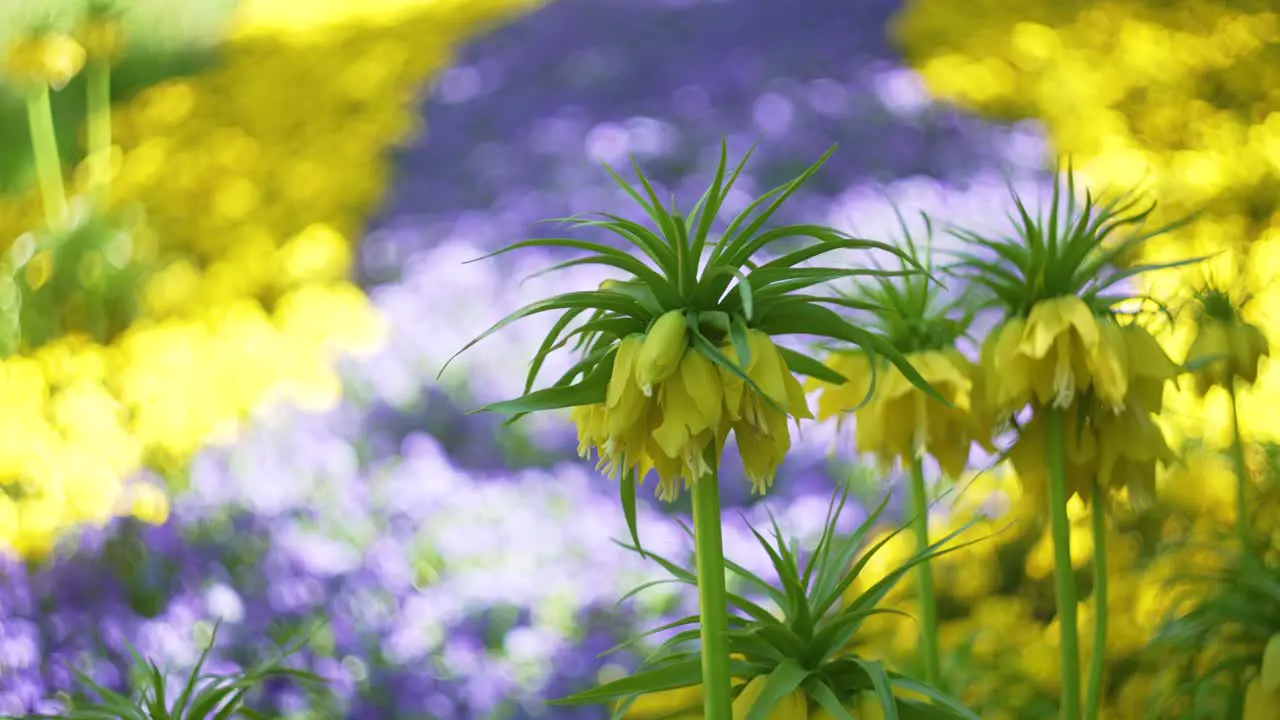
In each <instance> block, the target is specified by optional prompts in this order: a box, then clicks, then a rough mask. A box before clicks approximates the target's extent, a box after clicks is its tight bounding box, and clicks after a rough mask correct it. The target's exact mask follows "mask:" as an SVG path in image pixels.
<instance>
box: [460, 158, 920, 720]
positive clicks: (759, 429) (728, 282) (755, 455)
mask: <svg viewBox="0 0 1280 720" xmlns="http://www.w3.org/2000/svg"><path fill="white" fill-rule="evenodd" d="M830 154H831V151H828V152H827V153H826V154H825V155H823V157H822V158H820V159H819V160H818V162H816V163H815V164H813V165H811V166H810V167H808V168H807V169H805V170H804V171H803V172H802V173H801V174H800V175H799V176H798V177H796V178H795V179H794V180H792V181H790V182H788V183H786V184H785V185H783V186H781V187H779V188H775V189H774V190H772V191H770V192H768V193H766V194H765V195H764V196H762V197H760V198H759V199H757V200H756V201H754V202H752V203H750V204H749V205H748V206H747V208H746V209H745V210H744V211H743V212H742V213H741V214H739V215H738V216H736V217H735V218H733V219H732V220H731V221H730V222H729V223H728V225H727V226H726V227H724V228H723V230H722V231H721V233H720V235H719V237H718V238H717V239H715V240H714V242H713V241H711V240H710V232H711V225H712V223H713V222H714V221H715V219H716V217H717V214H718V213H719V212H720V210H721V207H722V204H723V203H724V201H725V199H726V198H727V196H728V193H729V192H730V190H731V188H732V185H733V182H734V180H735V179H736V178H737V177H738V174H739V173H740V172H741V170H742V168H743V166H744V165H745V163H746V158H745V157H744V158H743V160H742V162H740V163H739V164H738V166H737V167H736V168H734V169H733V170H732V172H731V173H730V174H729V175H728V176H727V177H726V173H725V170H726V160H727V155H728V148H727V147H726V145H725V143H723V142H722V143H721V146H720V162H719V164H718V166H717V168H716V172H715V177H714V179H713V180H712V185H711V187H710V188H708V189H707V191H706V192H705V193H704V194H703V195H702V197H701V199H699V200H698V202H697V204H696V205H695V206H694V209H693V211H692V213H690V214H689V215H688V216H685V215H683V214H681V213H680V212H678V211H677V210H676V209H675V207H674V201H673V204H672V207H671V209H670V210H668V209H667V207H665V206H664V205H663V204H662V202H661V201H660V200H659V198H658V196H657V193H656V192H655V191H654V189H653V186H652V184H651V183H650V182H649V181H648V179H647V178H645V176H644V174H643V173H641V172H640V170H639V168H638V167H637V168H636V176H637V179H638V180H639V182H640V188H636V187H633V186H631V185H630V184H628V183H627V182H626V181H624V180H623V179H622V178H620V177H619V176H618V175H617V174H616V173H614V172H613V170H612V169H609V168H608V166H606V169H607V170H608V172H609V173H610V175H611V177H613V179H614V181H615V182H617V183H618V185H619V186H620V187H621V188H622V190H623V191H624V192H626V193H627V194H628V195H629V196H630V197H631V198H632V199H633V200H634V201H635V202H636V204H638V205H640V206H641V207H642V208H643V209H644V211H645V214H646V215H648V219H649V220H650V221H651V225H650V226H649V227H646V226H645V225H641V224H640V223H637V222H634V221H631V220H627V219H625V218H622V217H619V216H616V215H611V214H601V215H600V216H599V219H583V218H581V217H578V218H568V219H565V220H564V222H566V223H568V224H570V225H573V226H575V227H577V228H580V229H585V228H596V229H603V230H606V231H608V232H609V233H611V234H612V235H613V236H615V238H620V239H622V240H623V241H625V242H626V243H627V244H628V245H630V246H631V249H630V251H626V250H622V249H619V248H616V247H612V246H609V245H605V244H603V243H600V242H595V241H589V240H580V239H575V238H535V239H530V240H523V241H520V242H516V243H513V244H511V245H508V246H507V247H505V248H503V249H501V250H499V251H497V253H494V254H500V253H504V252H510V251H512V250H516V249H519V248H531V247H540V248H551V249H568V250H578V251H583V252H586V253H588V256H587V257H582V258H576V259H573V260H567V261H564V262H561V263H558V264H557V265H554V266H553V267H552V268H551V270H556V269H560V268H565V267H572V266H577V265H584V264H595V265H603V266H607V267H610V268H613V269H616V270H621V271H623V272H624V273H626V274H627V275H629V277H628V278H627V279H624V280H620V281H616V282H615V284H610V285H608V286H607V287H600V288H598V289H596V290H594V291H585V292H567V293H562V294H559V295H555V296H553V297H550V298H547V299H544V300H539V301H536V302H533V303H530V304H528V305H526V306H524V307H522V308H520V309H518V310H516V311H514V312H512V313H511V314H509V315H507V316H506V317H504V318H503V319H502V320H500V321H498V322H497V323H496V324H494V325H493V326H492V327H490V328H489V329H488V330H485V331H484V332H483V333H481V334H480V335H479V336H478V337H476V338H475V339H473V340H472V341H471V342H469V343H468V344H467V345H466V346H464V347H463V348H462V350H460V351H459V353H461V352H463V351H465V350H467V349H468V348H470V347H471V346H473V345H475V344H476V343H477V342H480V341H481V340H483V339H484V338H486V337H488V336H489V335H492V334H493V333H495V332H497V331H498V330H500V329H502V328H503V327H505V326H506V325H509V324H510V323H512V322H515V321H517V320H520V319H521V318H524V317H528V316H530V315H534V314H538V313H545V312H559V313H560V316H559V318H558V319H557V320H556V321H555V322H554V323H553V324H552V328H551V331H550V332H549V333H548V334H547V336H546V338H545V339H544V340H543V342H542V344H541V345H540V346H539V348H538V350H537V352H536V353H535V355H534V357H533V360H532V362H531V363H530V368H529V373H528V375H527V376H526V378H525V389H524V394H523V395H522V396H521V397H518V398H515V399H513V400H507V401H503V402H499V403H493V404H491V405H488V406H486V407H485V408H482V409H485V410H489V411H493V412H500V413H503V414H507V415H511V416H513V417H512V420H515V419H517V418H519V417H521V416H523V415H526V414H528V413H530V412H537V411H542V410H554V409H561V408H575V409H573V410H570V413H571V415H572V416H573V419H574V420H575V421H576V422H577V424H578V431H579V446H580V450H581V451H582V452H583V453H590V452H591V451H593V450H594V451H595V452H596V453H597V454H598V456H599V462H600V464H599V467H600V468H602V469H603V470H604V471H605V472H606V473H607V474H608V475H610V476H612V477H614V478H616V479H617V480H618V481H619V493H620V499H621V501H622V507H623V515H624V517H625V520H626V522H627V527H628V530H630V532H631V537H632V540H633V542H634V543H635V546H636V547H637V548H639V544H640V542H639V536H638V532H637V529H636V498H635V491H636V486H637V485H639V484H640V483H642V482H643V481H644V479H645V477H646V476H647V475H648V474H650V472H656V473H657V475H658V494H659V496H660V497H662V498H663V499H666V500H673V499H675V498H676V496H677V493H678V492H679V489H680V485H681V484H682V483H683V484H684V485H685V486H686V487H689V488H690V489H691V490H692V494H693V518H694V523H693V524H694V543H695V545H697V557H698V568H697V572H696V577H697V583H698V587H699V595H700V597H701V598H702V605H701V609H702V611H703V613H704V615H706V616H707V617H704V618H703V628H702V630H701V631H700V632H701V635H702V639H703V642H704V645H703V648H702V653H703V654H704V656H705V657H706V658H707V668H706V675H707V677H706V678H705V679H704V680H705V682H706V684H707V687H706V707H707V714H708V715H713V716H722V715H723V714H727V713H728V712H729V710H730V705H731V698H730V697H729V684H730V683H729V677H730V676H729V675H728V671H727V663H728V653H727V652H726V651H725V643H726V641H727V634H728V630H727V622H728V620H727V615H726V613H727V605H726V603H727V601H726V599H725V598H726V595H725V593H726V592H727V591H726V589H725V586H724V571H725V563H724V556H723V552H724V551H723V547H722V545H721V541H720V533H719V530H720V527H719V526H720V507H719V503H720V500H719V495H718V492H719V486H718V484H719V478H718V476H717V473H718V466H719V464H720V456H721V453H722V452H723V448H724V443H725V441H726V440H727V439H728V436H729V433H730V432H731V431H732V433H733V434H734V436H735V437H736V439H737V444H738V450H739V454H740V455H741V456H742V459H743V465H744V467H745V469H746V473H745V474H746V475H747V479H748V480H749V481H750V482H751V484H752V486H753V487H754V488H755V489H756V490H757V491H763V490H765V489H766V488H768V486H769V484H770V483H771V482H772V480H773V476H774V474H775V472H776V471H777V468H778V465H779V463H781V462H782V459H783V456H785V454H786V453H787V451H788V450H789V449H790V448H791V437H790V432H789V430H788V427H787V422H788V419H789V418H796V419H799V418H805V417H809V416H810V415H809V410H808V407H807V406H806V404H805V401H804V395H803V392H802V389H801V386H800V383H799V381H798V380H796V378H795V374H796V373H803V374H806V375H810V376H816V377H822V378H825V379H827V380H829V381H832V382H843V381H844V378H843V377H841V376H840V375H838V374H836V373H833V372H831V371H830V370H829V369H828V368H826V367H825V366H823V365H822V363H821V362H819V361H818V360H816V359H814V358H812V357H810V356H808V355H805V354H804V353H801V352H797V351H795V350H790V349H783V348H779V347H778V346H777V345H775V344H774V342H773V340H772V337H773V336H777V335H810V336H817V337H820V338H827V339H830V340H838V341H842V342H846V343H849V344H852V345H856V346H859V347H862V346H866V347H870V348H871V349H873V350H874V351H875V352H876V353H877V354H879V355H882V356H884V357H886V358H887V359H888V360H889V361H890V362H892V363H893V364H894V365H895V366H896V367H897V368H898V370H899V371H900V372H902V374H903V375H904V376H905V377H907V378H908V379H909V380H911V381H912V382H915V383H917V384H919V385H920V386H922V387H924V388H926V389H927V391H928V392H930V393H932V394H933V395H935V396H936V395H937V391H936V390H934V389H933V388H932V387H930V386H929V385H928V383H927V382H926V381H925V380H924V378H923V377H921V376H920V373H919V372H917V371H916V370H915V369H914V368H913V367H911V365H910V364H909V363H908V362H907V360H906V359H905V357H904V356H903V355H902V353H900V352H898V351H897V350H896V349H895V348H894V347H893V346H892V345H890V344H889V343H888V342H886V341H885V339H884V338H883V337H881V336H879V335H877V334H876V333H874V332H870V331H868V330H865V329H863V328H859V327H857V326H855V325H852V324H850V323H849V322H848V321H847V320H845V319H844V318H842V317H841V316H840V315H839V314H838V313H836V312H835V311H834V310H831V309H830V308H828V307H825V304H829V303H831V302H832V301H833V300H837V299H836V298H831V297H829V296H823V295H816V294H815V295H805V294H801V293H800V291H801V290H803V289H806V288H811V287H814V286H816V285H820V284H822V283H824V282H827V281H830V280H835V279H839V278H845V277H852V276H855V275H858V274H861V273H864V272H865V271H864V270H863V269H861V268H823V267H812V266H808V265H806V266H804V267H800V265H801V264H803V263H806V262H807V261H812V260H813V259H815V258H817V257H820V256H822V255H824V254H826V253H828V252H831V251H833V250H869V249H878V250H882V251H885V252H890V253H893V254H896V255H898V256H899V257H903V254H902V252H901V251H899V250H898V249H897V248H894V247H892V246H890V245H886V244H884V243H877V242H874V241H871V240H863V239H859V238H854V237H851V236H849V235H846V234H844V233H842V232H840V231H838V230H835V229H832V228H827V227H822V226H818V225H808V224H806V225H784V226H781V227H774V228H770V229H767V230H766V229H765V227H764V226H765V224H766V223H767V222H768V220H769V218H770V217H771V216H772V215H773V214H774V213H775V212H776V211H777V210H778V208H779V207H780V206H781V204H782V203H783V202H785V201H786V199H787V198H788V197H790V196H791V195H792V194H793V193H794V192H795V191H796V190H797V189H798V188H799V187H800V185H801V184H802V183H804V182H805V181H806V180H807V179H808V178H809V177H810V176H812V175H813V173H815V172H816V171H817V170H818V168H819V167H821V165H822V164H823V163H824V162H825V161H826V159H827V157H829V156H830ZM749 155H750V154H749V153H748V156H749ZM784 239H800V240H809V241H813V242H810V243H808V244H807V245H806V246H802V247H800V248H798V249H793V250H791V251H790V252H787V253H785V254H782V255H780V256H777V257H773V258H770V259H761V258H757V256H758V255H760V254H761V253H762V251H764V250H765V249H766V248H769V247H770V246H771V245H774V244H775V243H777V242H778V241H781V240H784ZM915 269H916V270H917V271H919V270H920V268H918V267H916V268H915ZM575 323H577V324H576V325H575ZM565 345H571V350H572V351H573V352H575V353H579V360H578V362H576V363H575V364H574V365H573V366H572V367H571V368H570V369H569V370H568V371H567V372H566V373H565V374H564V375H562V376H561V377H560V378H559V379H558V380H557V381H555V382H554V383H552V385H551V386H550V387H545V388H542V389H540V390H534V389H533V384H534V382H535V381H536V379H537V376H538V373H539V370H540V369H541V367H542V365H543V363H544V362H545V360H546V358H547V356H548V355H549V354H550V353H551V352H552V351H554V350H556V349H558V348H560V347H564V346H565ZM456 356H457V355H456V354H455V357H456ZM451 360H452V358H451ZM448 365H449V363H445V368H447V367H448ZM445 368H441V372H444V369H445ZM601 406H603V407H601ZM584 407H585V408H586V409H582V408H584ZM668 687H670V686H668ZM753 720H755V719H753Z"/></svg>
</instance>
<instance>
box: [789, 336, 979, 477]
mask: <svg viewBox="0 0 1280 720" xmlns="http://www.w3.org/2000/svg"><path fill="white" fill-rule="evenodd" d="M907 361H908V362H910V363H911V364H912V366H913V367H915V368H916V369H917V370H918V371H920V375H921V376H922V377H924V379H925V380H927V381H928V382H929V384H930V385H931V386H933V387H934V388H935V389H937V391H938V393H939V394H941V395H942V397H943V398H944V399H946V401H947V403H948V404H943V403H941V402H938V401H937V400H935V399H933V398H930V397H928V396H926V395H925V394H924V393H922V392H920V391H919V390H918V389H917V388H916V387H915V386H914V385H912V384H911V383H910V382H909V381H907V379H906V378H905V377H903V376H902V374H901V373H900V372H898V371H897V370H896V369H895V368H893V367H887V368H884V369H882V370H880V372H879V375H880V377H879V378H878V379H877V381H876V383H875V389H874V392H871V361H870V360H869V359H868V358H867V357H866V356H865V355H863V354H854V353H833V354H832V356H831V358H830V359H829V360H828V365H829V366H830V367H831V369H832V370H835V371H836V372H839V373H840V374H841V375H844V376H845V377H847V378H849V379H850V380H849V382H847V383H844V384H841V385H832V384H830V383H821V382H820V381H811V382H810V386H811V387H816V388H819V389H820V391H821V394H820V395H819V396H818V419H819V420H826V419H829V418H831V417H839V415H840V414H841V413H849V412H852V413H853V415H854V417H855V418H856V420H857V424H856V426H855V430H854V433H855V442H856V446H857V450H858V452H863V453H871V454H874V455H876V456H877V457H879V458H880V460H881V462H882V464H884V465H888V464H889V463H891V462H892V461H893V460H894V459H901V460H902V461H903V462H908V461H910V460H911V458H914V457H918V456H921V455H924V454H926V453H928V454H930V455H932V456H933V457H934V459H936V460H937V461H938V464H939V465H941V466H942V470H943V472H945V473H946V474H947V475H948V476H950V477H959V476H960V474H961V473H963V472H964V469H965V466H966V465H967V464H968V462H969V453H970V448H971V446H972V444H973V443H974V442H978V443H979V444H981V445H983V446H984V447H989V446H990V442H989V440H988V437H987V436H989V434H990V433H989V432H984V429H983V427H982V423H981V422H980V421H976V420H977V419H976V417H975V415H974V414H973V410H974V406H973V394H974V387H975V383H974V379H975V376H976V375H977V366H976V365H974V364H973V363H972V362H970V361H969V360H968V359H967V358H965V357H964V356H963V355H961V354H960V353H959V352H958V351H956V350H954V349H947V350H928V351H923V352H915V353H910V354H908V355H907ZM869 393H870V397H869V399H868V395H869ZM840 421H842V418H841V420H838V422H840Z"/></svg>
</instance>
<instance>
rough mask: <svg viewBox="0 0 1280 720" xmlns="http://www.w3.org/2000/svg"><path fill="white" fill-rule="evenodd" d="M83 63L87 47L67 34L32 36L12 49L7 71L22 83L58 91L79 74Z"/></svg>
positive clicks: (12, 46) (7, 62)
mask: <svg viewBox="0 0 1280 720" xmlns="http://www.w3.org/2000/svg"><path fill="white" fill-rule="evenodd" d="M84 60H85V53H84V48H83V47H81V46H80V43H78V42H76V41H75V40H73V39H71V38H70V37H69V36H67V35H63V34H61V33H47V34H40V35H33V36H30V37H26V38H22V39H20V40H17V41H15V42H14V43H13V45H11V46H10V47H9V53H8V56H7V57H6V58H5V72H6V73H7V74H8V75H10V76H11V77H12V78H13V79H15V80H17V81H18V82H20V83H26V84H33V85H50V86H52V87H53V88H54V89H55V90H59V89H61V88H63V87H64V86H66V84H67V83H69V82H71V78H73V77H75V76H76V75H77V74H78V73H79V72H80V69H81V68H83V67H84Z"/></svg>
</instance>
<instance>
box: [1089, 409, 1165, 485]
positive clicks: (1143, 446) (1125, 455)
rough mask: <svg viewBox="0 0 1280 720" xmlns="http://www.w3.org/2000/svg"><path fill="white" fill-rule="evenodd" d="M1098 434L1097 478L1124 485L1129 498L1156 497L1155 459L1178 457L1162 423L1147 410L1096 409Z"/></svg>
mask: <svg viewBox="0 0 1280 720" xmlns="http://www.w3.org/2000/svg"><path fill="white" fill-rule="evenodd" d="M1094 419H1095V422H1096V424H1097V437H1098V482H1099V483H1100V484H1101V485H1102V486H1103V487H1104V488H1107V487H1114V486H1117V485H1123V486H1124V487H1126V488H1128V491H1129V499H1130V500H1131V501H1133V502H1135V503H1137V504H1139V505H1148V504H1150V502H1151V501H1152V500H1153V499H1154V497H1155V488H1156V463H1157V462H1159V463H1162V464H1165V465H1169V464H1172V463H1173V461H1174V460H1175V459H1176V456H1175V455H1174V454H1173V451H1172V450H1170V449H1169V444H1168V443H1167V442H1166V441H1165V439H1164V433H1163V432H1161V431H1160V427H1159V426H1158V425H1156V424H1155V422H1153V421H1152V419H1151V415H1150V414H1149V413H1147V412H1145V411H1138V410H1136V409H1133V408H1130V409H1127V410H1125V411H1124V412H1121V413H1118V414H1113V413H1107V412H1101V413H1095V416H1094Z"/></svg>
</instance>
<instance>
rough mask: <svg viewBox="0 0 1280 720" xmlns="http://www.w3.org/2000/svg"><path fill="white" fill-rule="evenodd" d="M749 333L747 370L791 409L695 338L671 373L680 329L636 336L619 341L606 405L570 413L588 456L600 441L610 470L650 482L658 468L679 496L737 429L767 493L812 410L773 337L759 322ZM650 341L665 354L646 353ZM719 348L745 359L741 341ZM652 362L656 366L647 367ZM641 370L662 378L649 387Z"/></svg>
mask: <svg viewBox="0 0 1280 720" xmlns="http://www.w3.org/2000/svg"><path fill="white" fill-rule="evenodd" d="M681 322H682V323H683V320H681ZM671 327H672V325H670V324H668V325H666V326H665V327H664V328H659V326H658V324H657V323H655V325H654V327H653V328H652V329H651V330H650V335H653V334H654V333H655V332H659V331H660V330H661V331H662V332H668V333H669V332H670V328H671ZM681 328H683V324H682V325H681ZM747 339H748V344H749V346H750V352H751V357H750V362H749V363H748V364H747V366H746V367H745V368H743V369H744V370H745V374H746V375H747V377H749V378H751V380H752V382H754V383H755V384H756V386H757V387H759V388H760V389H761V390H763V391H764V392H765V393H768V395H769V397H770V398H771V399H772V400H773V401H774V404H776V405H777V406H778V407H780V408H783V409H784V410H785V411H786V412H779V411H778V409H775V408H774V407H773V406H771V405H770V403H768V402H767V401H765V400H764V398H763V397H761V396H760V394H759V393H757V392H756V391H755V390H754V389H752V388H751V387H750V386H748V385H747V384H746V383H745V382H743V381H742V380H741V379H740V378H738V377H736V376H735V375H733V374H732V373H731V372H729V371H728V370H726V369H724V368H721V367H717V366H716V364H715V363H713V362H712V361H711V360H709V359H707V358H706V357H705V356H703V355H702V354H701V353H698V352H695V351H692V350H689V349H688V348H687V343H686V344H685V347H684V348H681V353H682V354H681V355H680V356H679V357H677V358H676V359H675V361H674V363H673V364H672V367H671V370H670V372H668V370H667V369H666V367H667V366H668V364H669V362H668V359H667V358H666V357H665V355H667V353H668V352H669V348H670V347H671V344H673V343H674V344H675V345H676V346H679V345H680V344H681V343H680V341H678V340H675V339H674V333H671V334H670V335H668V336H667V337H665V338H662V339H660V340H661V342H657V343H656V344H651V341H650V339H649V338H647V337H645V336H642V335H639V334H636V335H630V336H628V337H626V338H624V339H623V340H622V342H621V343H619V346H618V352H617V356H616V358H615V360H614V365H613V372H612V374H611V376H610V380H609V386H608V389H607V391H606V394H605V401H604V403H598V404H595V405H587V406H579V407H575V408H574V409H573V410H572V411H571V413H570V416H571V418H572V419H573V421H574V423H575V424H576V425H577V428H578V452H579V454H580V455H582V456H583V457H586V456H587V455H589V454H590V452H591V450H592V449H593V448H594V449H596V450H597V451H598V452H599V455H600V467H601V469H603V471H604V472H605V473H606V474H608V475H610V476H617V475H618V474H619V473H622V472H630V471H631V470H633V469H634V470H635V471H636V473H637V476H638V478H639V480H641V481H643V479H644V477H645V476H646V475H647V474H648V473H649V471H650V470H655V471H657V474H658V495H659V497H661V498H663V499H666V500H674V499H675V498H676V497H677V496H678V495H679V490H680V483H681V481H683V484H684V485H685V487H688V486H689V485H690V484H691V483H693V482H695V481H697V480H698V478H700V477H702V476H703V475H706V474H707V473H709V472H710V470H711V466H710V464H709V462H708V456H707V454H708V450H711V451H712V452H713V453H714V455H713V457H717V458H718V457H719V455H720V453H721V452H722V451H723V449H724V444H725V441H726V440H727V439H728V435H729V432H730V431H732V432H733V433H734V434H735V435H736V436H737V439H738V452H739V455H741V457H742V464H743V467H744V469H745V470H746V475H747V479H748V480H750V481H751V484H752V487H753V488H754V490H755V491H756V492H760V493H763V492H764V491H765V490H767V489H768V487H769V485H770V484H771V483H772V482H773V476H774V473H775V472H776V471H777V468H778V465H779V464H780V463H781V462H782V458H783V457H784V456H785V455H786V453H787V451H788V450H790V449H791V433H790V429H789V428H788V427H787V420H788V418H789V417H795V418H811V417H813V416H812V414H811V413H810V412H809V408H808V405H807V404H806V402H805V397H804V391H803V388H801V386H800V383H799V381H797V380H796V378H795V376H794V375H792V374H791V371H790V370H789V369H788V368H787V365H786V361H785V360H784V359H783V357H782V354H781V353H780V352H779V351H778V348H777V347H776V346H775V345H774V344H773V341H772V340H771V339H770V338H769V336H768V335H766V334H764V333H762V332H760V331H758V330H751V331H748V333H747ZM647 347H655V348H660V349H662V350H663V352H657V351H655V352H653V353H646V352H645V348H647ZM720 351H721V352H722V353H724V354H725V355H726V356H727V357H728V359H729V360H730V362H733V363H735V364H736V363H737V362H738V360H737V353H736V351H735V350H734V349H733V346H732V345H726V346H724V347H722V348H720ZM646 363H649V367H650V369H649V370H647V371H645V373H641V372H640V370H641V368H642V367H644V366H645V364H646ZM655 367H656V368H657V370H656V371H655V370H654V369H653V368H655ZM642 374H643V375H644V377H645V378H646V379H648V380H653V381H654V382H655V383H656V384H655V385H653V386H652V387H651V388H650V392H649V394H646V393H645V392H644V389H643V388H642V387H641V384H640V381H639V380H638V378H639V377H640V376H641V375H642ZM655 378H661V379H659V380H655Z"/></svg>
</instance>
